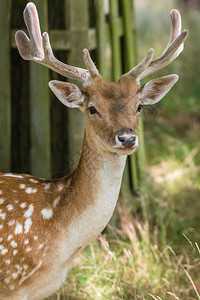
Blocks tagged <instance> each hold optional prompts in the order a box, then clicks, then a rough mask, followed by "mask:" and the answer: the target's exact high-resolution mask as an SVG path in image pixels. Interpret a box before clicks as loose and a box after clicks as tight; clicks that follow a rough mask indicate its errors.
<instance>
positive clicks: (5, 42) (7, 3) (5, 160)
mask: <svg viewBox="0 0 200 300" xmlns="http://www.w3.org/2000/svg"><path fill="white" fill-rule="evenodd" d="M11 3H12V2H11V0H3V1H1V10H0V41H1V43H0V70H1V78H0V168H1V171H3V172H8V171H10V167H11V99H10V98H11V92H10V16H11Z"/></svg>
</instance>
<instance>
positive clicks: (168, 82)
mask: <svg viewBox="0 0 200 300" xmlns="http://www.w3.org/2000/svg"><path fill="white" fill-rule="evenodd" d="M177 80H178V75H176V74H173V75H168V76H164V77H161V78H157V79H153V80H150V81H148V82H147V83H145V84H144V85H143V86H142V87H141V89H140V90H139V92H138V96H139V101H140V102H141V104H150V105H151V104H155V103H157V102H158V101H160V100H161V99H162V98H163V97H164V96H165V95H166V94H167V93H168V92H169V90H170V89H171V88H172V87H173V85H174V84H175V83H176V82H177Z"/></svg>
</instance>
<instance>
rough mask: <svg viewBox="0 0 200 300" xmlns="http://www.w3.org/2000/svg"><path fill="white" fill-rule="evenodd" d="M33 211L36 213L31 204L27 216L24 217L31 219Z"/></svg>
mask: <svg viewBox="0 0 200 300" xmlns="http://www.w3.org/2000/svg"><path fill="white" fill-rule="evenodd" d="M33 211H34V206H33V204H30V205H29V208H28V210H27V211H26V212H25V214H24V217H25V218H29V217H31V216H32V213H33Z"/></svg>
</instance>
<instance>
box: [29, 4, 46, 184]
mask: <svg viewBox="0 0 200 300" xmlns="http://www.w3.org/2000/svg"><path fill="white" fill-rule="evenodd" d="M34 3H35V4H36V6H37V9H38V12H39V16H40V24H41V28H42V31H47V27H48V18H47V11H48V10H47V0H43V1H40V0H35V1H34ZM48 81H49V71H48V69H46V68H45V67H43V66H40V65H38V64H35V63H34V62H31V66H30V102H31V173H32V174H33V175H35V176H40V177H45V178H47V177H49V176H50V175H51V148H50V104H49V87H48Z"/></svg>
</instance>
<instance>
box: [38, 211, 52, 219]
mask: <svg viewBox="0 0 200 300" xmlns="http://www.w3.org/2000/svg"><path fill="white" fill-rule="evenodd" d="M41 213H42V215H43V218H44V219H50V218H51V217H52V216H53V210H52V209H51V208H44V209H43V210H41Z"/></svg>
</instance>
